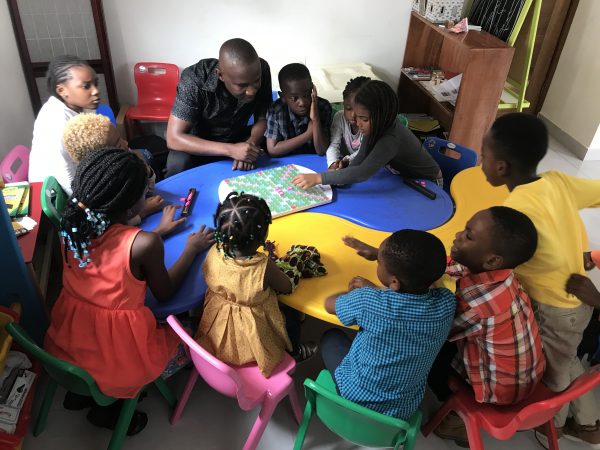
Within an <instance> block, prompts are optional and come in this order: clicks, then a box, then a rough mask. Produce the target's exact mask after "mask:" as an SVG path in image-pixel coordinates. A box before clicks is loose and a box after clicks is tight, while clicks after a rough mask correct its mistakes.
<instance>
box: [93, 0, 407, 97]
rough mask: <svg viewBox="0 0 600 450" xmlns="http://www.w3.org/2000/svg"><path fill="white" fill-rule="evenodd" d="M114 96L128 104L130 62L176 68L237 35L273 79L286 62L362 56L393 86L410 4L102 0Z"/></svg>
mask: <svg viewBox="0 0 600 450" xmlns="http://www.w3.org/2000/svg"><path fill="white" fill-rule="evenodd" d="M103 4H104V13H105V18H106V24H107V28H108V36H109V42H110V49H111V54H112V60H113V65H114V70H115V77H116V79H117V90H118V96H119V100H120V101H121V102H122V103H130V104H131V103H135V99H136V94H135V85H134V84H133V74H132V69H133V65H134V64H135V63H136V62H138V61H161V62H171V63H175V64H177V65H179V67H180V68H181V69H183V68H185V67H187V66H189V65H191V64H193V63H195V62H197V61H198V60H200V59H202V58H213V57H217V54H218V50H219V47H220V45H221V44H222V43H223V41H225V40H227V39H230V38H233V37H241V38H244V39H246V40H248V41H250V42H251V43H252V44H253V45H254V47H255V48H256V50H257V52H258V54H259V55H260V56H261V57H262V58H264V59H266V60H267V61H268V62H269V64H270V66H271V71H272V75H273V80H274V84H275V83H276V79H277V73H278V72H279V69H280V68H281V67H282V66H284V65H285V64H287V63H290V62H297V61H299V62H303V63H305V64H307V65H308V66H309V68H310V67H314V66H319V65H324V64H338V63H340V64H342V63H356V62H366V63H369V64H371V65H372V66H373V68H374V71H375V73H376V74H377V75H378V76H379V77H381V78H382V79H383V80H385V81H388V82H390V83H391V84H392V86H395V85H396V83H397V80H398V77H399V75H400V68H401V66H402V58H403V56H404V47H405V45H406V35H407V33H408V24H409V19H410V10H411V2H410V1H408V0H378V1H375V2H373V3H354V2H351V1H348V0H328V1H323V0H320V1H319V0H304V1H302V2H292V1H290V0H284V1H281V0H255V1H251V2H249V1H247V0H225V1H210V2H209V1H192V0H171V1H168V2H164V1H162V0H127V1H123V0H104V2H103Z"/></svg>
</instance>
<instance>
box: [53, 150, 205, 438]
mask: <svg viewBox="0 0 600 450" xmlns="http://www.w3.org/2000/svg"><path fill="white" fill-rule="evenodd" d="M147 182H148V173H147V171H146V166H145V164H144V163H143V162H142V161H141V160H140V159H139V158H138V157H137V156H136V155H134V154H133V153H130V152H125V151H123V150H121V149H117V148H113V149H103V150H98V151H96V152H92V153H90V154H89V155H87V156H86V157H85V158H84V159H83V160H82V161H81V163H80V164H79V166H78V167H77V172H76V173H75V178H74V180H73V195H72V196H71V198H70V200H69V203H68V205H67V207H66V208H65V211H64V212H63V215H62V220H61V235H62V237H63V240H64V254H65V261H64V268H63V289H62V292H61V293H60V296H59V298H58V300H57V302H56V304H55V305H54V308H53V309H52V315H51V323H50V327H49V329H48V333H47V334H46V339H45V344H44V346H45V348H46V350H47V351H48V352H49V353H51V354H52V355H54V356H56V357H58V358H60V359H62V360H65V361H67V362H70V363H72V364H75V365H77V366H79V367H81V368H83V369H85V370H86V371H87V372H89V374H90V375H91V376H92V377H93V378H94V380H95V381H96V383H97V384H98V387H99V388H100V390H101V391H102V392H103V393H104V394H106V395H109V396H111V397H117V398H133V397H135V396H137V395H138V394H139V391H140V389H141V388H143V387H144V386H145V385H146V384H148V383H150V382H151V381H153V380H155V379H156V378H157V377H158V376H159V375H161V373H162V371H163V370H164V369H165V367H166V366H167V364H168V363H169V360H170V358H171V357H173V356H174V355H175V353H176V350H177V345H178V341H179V340H178V338H177V336H176V335H175V334H174V333H173V332H172V331H171V330H170V329H169V328H168V327H163V326H159V325H157V323H156V319H155V318H154V316H153V314H152V312H151V311H150V309H149V308H147V307H146V306H145V305H144V298H145V295H146V288H147V287H149V288H150V290H151V291H152V293H153V294H154V296H155V297H156V298H157V299H158V300H159V301H165V300H166V299H168V298H169V297H170V296H171V295H172V294H173V293H174V292H175V291H176V290H177V289H178V288H179V286H180V284H181V282H182V281H183V279H184V277H185V275H186V273H187V271H188V269H189V268H190V266H191V264H192V262H193V260H194V258H195V257H196V255H197V254H198V253H200V252H201V251H203V250H205V249H206V248H208V247H209V246H210V245H212V244H213V242H214V240H213V233H212V231H211V230H209V229H207V228H205V226H202V227H201V228H200V230H199V232H198V233H191V234H190V236H189V237H188V240H187V242H186V245H185V247H184V249H183V252H182V254H181V256H180V257H179V259H178V260H177V262H176V263H175V264H174V265H173V266H172V267H171V268H170V269H169V270H167V269H166V268H165V265H164V248H163V242H162V240H161V238H160V237H159V236H158V235H157V234H155V233H152V232H145V231H142V230H141V229H140V228H137V227H133V226H129V225H127V218H128V216H130V215H131V214H134V213H137V212H139V210H140V208H141V207H142V206H143V205H144V195H145V193H146V189H147ZM172 208H175V207H172ZM165 215H167V213H165ZM171 220H172V217H171ZM64 405H65V407H67V408H69V409H83V408H84V407H86V406H92V405H93V401H92V402H89V401H88V402H84V401H80V402H77V399H76V398H75V399H74V398H73V397H71V398H69V397H67V398H65V403H64ZM116 405H117V406H116V407H112V408H111V407H108V408H109V409H108V410H106V409H105V408H100V407H97V406H93V407H92V410H91V411H90V412H89V414H88V420H89V421H90V422H92V423H93V424H94V425H97V426H103V427H107V428H112V427H114V425H115V423H116V420H117V418H118V413H119V409H120V405H119V404H118V403H117V404H116ZM111 406H112V405H111ZM115 408H116V410H115ZM147 420H148V419H147V417H146V415H145V414H144V413H141V412H136V413H135V414H134V417H133V419H132V423H131V425H130V427H129V431H128V434H129V435H131V434H135V433H137V432H139V431H141V429H142V428H143V427H144V426H145V424H146V422H147Z"/></svg>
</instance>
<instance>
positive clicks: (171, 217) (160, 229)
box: [154, 205, 185, 236]
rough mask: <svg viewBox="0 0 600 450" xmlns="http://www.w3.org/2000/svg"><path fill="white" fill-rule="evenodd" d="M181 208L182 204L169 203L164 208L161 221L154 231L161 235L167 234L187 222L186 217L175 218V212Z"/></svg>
mask: <svg viewBox="0 0 600 450" xmlns="http://www.w3.org/2000/svg"><path fill="white" fill-rule="evenodd" d="M179 208H181V206H180V205H167V206H166V207H165V209H163V215H162V217H161V218H160V223H159V224H158V226H157V227H156V228H155V229H154V232H155V233H156V234H158V235H159V236H166V235H167V234H169V233H171V232H172V231H173V230H174V229H175V228H177V227H178V226H179V225H180V224H182V223H183V222H185V217H182V218H181V219H177V220H175V212H176V211H177V210H178V209H179Z"/></svg>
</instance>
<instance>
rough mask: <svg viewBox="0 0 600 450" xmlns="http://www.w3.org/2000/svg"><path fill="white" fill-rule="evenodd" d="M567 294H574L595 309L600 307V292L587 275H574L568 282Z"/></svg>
mask: <svg viewBox="0 0 600 450" xmlns="http://www.w3.org/2000/svg"><path fill="white" fill-rule="evenodd" d="M566 289H567V292H568V293H569V294H573V295H574V296H575V297H577V298H578V299H579V300H581V301H582V302H583V303H585V304H586V305H590V306H593V307H594V308H598V307H600V292H598V289H596V286H594V283H592V280H590V279H589V278H588V277H586V276H585V275H580V274H578V273H574V274H572V275H571V277H570V278H569V280H568V281H567V287H566Z"/></svg>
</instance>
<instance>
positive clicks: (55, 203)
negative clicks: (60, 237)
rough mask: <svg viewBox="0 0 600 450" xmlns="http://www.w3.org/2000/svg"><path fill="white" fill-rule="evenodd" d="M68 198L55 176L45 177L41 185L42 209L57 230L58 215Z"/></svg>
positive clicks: (58, 225)
mask: <svg viewBox="0 0 600 450" xmlns="http://www.w3.org/2000/svg"><path fill="white" fill-rule="evenodd" d="M68 200H69V198H68V196H67V193H66V192H65V191H64V190H63V188H62V186H61V185H60V183H59V182H58V181H57V180H56V178H54V177H53V176H49V177H46V179H45V180H44V184H43V185H42V211H44V214H46V217H48V219H50V222H52V224H53V225H54V226H55V227H56V229H57V230H58V229H60V216H61V214H62V212H63V211H64V209H65V206H67V201H68Z"/></svg>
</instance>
